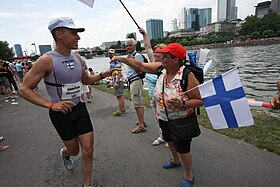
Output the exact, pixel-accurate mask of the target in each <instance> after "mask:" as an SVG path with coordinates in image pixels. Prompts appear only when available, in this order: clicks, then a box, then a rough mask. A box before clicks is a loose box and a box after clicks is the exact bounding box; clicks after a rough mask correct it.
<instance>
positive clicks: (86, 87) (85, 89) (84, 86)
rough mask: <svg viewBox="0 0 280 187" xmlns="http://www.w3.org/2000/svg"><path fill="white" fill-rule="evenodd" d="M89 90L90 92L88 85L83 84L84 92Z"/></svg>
mask: <svg viewBox="0 0 280 187" xmlns="http://www.w3.org/2000/svg"><path fill="white" fill-rule="evenodd" d="M87 92H89V88H88V85H84V84H82V93H87Z"/></svg>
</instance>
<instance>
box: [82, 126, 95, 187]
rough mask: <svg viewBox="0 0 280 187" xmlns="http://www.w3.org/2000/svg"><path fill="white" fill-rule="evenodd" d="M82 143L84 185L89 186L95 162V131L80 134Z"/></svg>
mask: <svg viewBox="0 0 280 187" xmlns="http://www.w3.org/2000/svg"><path fill="white" fill-rule="evenodd" d="M78 139H79V142H80V144H81V150H82V154H83V158H82V172H83V177H84V185H85V186H89V185H90V184H91V172H92V162H93V142H94V137H93V132H89V133H86V134H83V135H80V136H78Z"/></svg>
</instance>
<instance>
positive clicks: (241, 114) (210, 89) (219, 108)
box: [199, 68, 254, 129]
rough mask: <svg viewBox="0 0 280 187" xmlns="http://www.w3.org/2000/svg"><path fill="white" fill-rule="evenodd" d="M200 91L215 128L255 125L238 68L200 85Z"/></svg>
mask: <svg viewBox="0 0 280 187" xmlns="http://www.w3.org/2000/svg"><path fill="white" fill-rule="evenodd" d="M199 91H200V94H201V97H202V99H203V103H204V106H205V109H206V111H207V114H208V117H209V119H210V122H211V124H212V126H213V128H214V129H225V128H238V127H244V126H251V125H254V120H253V116H252V113H251V110H250V107H249V104H248V101H247V99H246V95H245V92H244V90H243V87H242V85H241V82H240V78H239V75H238V71H237V69H236V68H234V69H232V70H230V71H228V72H226V73H223V74H222V75H220V76H218V77H215V78H214V79H212V80H210V81H207V82H205V83H204V84H202V85H200V86H199Z"/></svg>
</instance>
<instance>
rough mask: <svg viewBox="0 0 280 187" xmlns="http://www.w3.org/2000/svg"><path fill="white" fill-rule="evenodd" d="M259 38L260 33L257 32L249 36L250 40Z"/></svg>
mask: <svg viewBox="0 0 280 187" xmlns="http://www.w3.org/2000/svg"><path fill="white" fill-rule="evenodd" d="M260 37H261V33H260V32H259V31H254V32H252V33H251V34H250V38H253V39H258V38H260Z"/></svg>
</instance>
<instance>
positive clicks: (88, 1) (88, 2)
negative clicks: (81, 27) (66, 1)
mask: <svg viewBox="0 0 280 187" xmlns="http://www.w3.org/2000/svg"><path fill="white" fill-rule="evenodd" d="M78 1H80V2H82V3H84V4H86V5H87V6H89V7H91V8H92V7H93V3H94V0H78Z"/></svg>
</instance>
